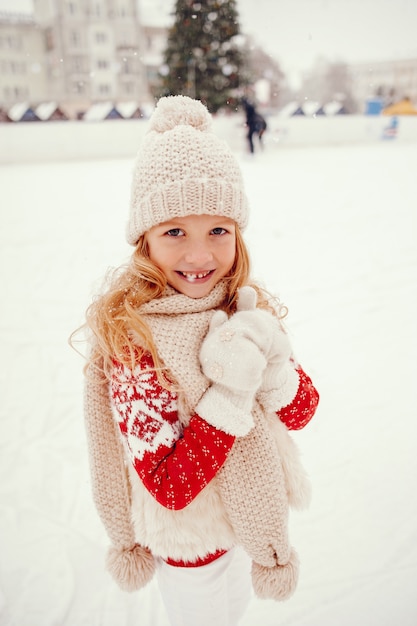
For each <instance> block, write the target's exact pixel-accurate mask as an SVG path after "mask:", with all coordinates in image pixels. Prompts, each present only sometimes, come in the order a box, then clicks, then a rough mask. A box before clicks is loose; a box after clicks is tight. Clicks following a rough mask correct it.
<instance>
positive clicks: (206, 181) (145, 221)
mask: <svg viewBox="0 0 417 626" xmlns="http://www.w3.org/2000/svg"><path fill="white" fill-rule="evenodd" d="M211 124H212V118H211V115H210V113H209V112H208V110H207V108H206V107H205V106H204V105H203V104H202V103H201V102H200V101H198V100H193V99H191V98H188V97H187V96H168V97H164V98H161V99H160V100H159V101H158V103H157V106H156V109H155V111H154V113H153V114H152V116H151V119H150V121H149V129H148V132H147V134H146V135H145V139H144V141H143V145H142V147H141V149H140V151H139V153H138V156H137V159H136V163H135V167H134V172H133V180H132V188H131V199H130V213H129V219H128V224H127V228H126V238H127V241H128V243H130V244H131V245H136V244H137V242H138V239H139V237H140V236H141V235H143V234H144V233H145V232H146V231H148V230H150V229H151V228H152V227H153V226H156V225H157V224H161V223H163V222H166V221H168V220H170V219H173V218H176V217H186V216H187V215H204V214H206V215H218V216H221V217H228V218H230V219H233V220H234V221H235V222H236V223H237V224H238V226H239V227H240V228H241V229H242V230H243V229H244V228H245V227H246V225H247V222H248V202H247V198H246V195H245V192H244V189H243V180H242V175H241V172H240V168H239V165H238V163H237V161H236V159H235V157H234V155H233V154H232V152H231V150H230V148H229V146H228V145H227V144H226V142H225V141H223V140H222V139H220V138H218V137H216V135H215V134H214V133H213V132H211Z"/></svg>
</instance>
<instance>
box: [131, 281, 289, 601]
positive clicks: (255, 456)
mask: <svg viewBox="0 0 417 626" xmlns="http://www.w3.org/2000/svg"><path fill="white" fill-rule="evenodd" d="M225 295H226V286H225V284H224V283H223V282H221V283H219V284H218V285H217V286H216V287H215V288H214V289H213V290H212V291H211V293H210V294H209V295H208V296H206V297H205V298H200V299H192V298H188V297H187V296H185V295H182V294H179V293H177V292H176V291H174V290H172V289H171V288H168V290H167V295H166V296H165V297H162V298H160V299H157V300H153V301H152V302H150V303H147V304H145V305H143V306H142V307H141V308H140V309H139V311H138V312H139V313H140V314H141V315H143V316H144V319H145V320H146V322H147V323H148V325H149V327H150V329H151V331H152V335H153V340H154V342H155V345H156V348H157V351H158V354H159V356H160V357H161V359H162V361H163V363H164V365H165V366H166V367H167V368H168V370H169V371H170V372H171V373H172V375H173V376H174V379H175V381H176V382H177V383H178V385H179V387H180V389H181V390H186V392H182V393H181V392H180V393H179V398H180V399H181V400H182V402H181V406H182V411H181V413H180V419H181V421H182V423H183V424H184V425H186V424H187V423H188V421H189V419H190V417H191V415H192V413H193V411H194V408H195V406H196V404H197V402H198V401H199V399H200V398H201V396H202V394H203V393H204V391H205V390H206V389H207V387H208V386H209V380H208V379H207V378H206V377H205V375H204V374H203V373H202V371H201V369H200V364H199V351H200V346H201V343H202V341H203V340H204V337H205V336H206V334H207V331H208V327H209V324H210V320H211V318H212V316H213V314H214V313H215V311H216V310H217V309H218V308H219V307H220V306H221V305H222V304H224V300H225ZM253 411H254V420H255V428H253V429H252V431H251V432H250V433H249V434H248V435H247V436H246V437H242V438H237V439H236V441H235V443H234V445H233V448H232V450H231V453H230V454H229V457H228V459H227V461H226V463H225V464H224V466H223V468H222V469H221V470H220V472H219V474H218V475H217V481H218V485H219V487H220V494H221V498H222V501H223V504H224V506H225V509H226V513H227V515H228V518H229V520H230V523H231V525H232V527H233V530H234V532H235V535H236V537H237V541H238V543H239V544H240V545H241V546H242V547H243V548H244V549H245V551H246V552H247V553H248V554H249V556H250V557H251V558H252V560H253V561H254V563H256V564H257V565H258V566H260V568H261V571H262V572H263V573H265V571H264V570H263V569H262V568H267V570H266V574H267V575H268V576H269V577H270V575H271V573H272V572H273V571H274V570H275V569H276V568H282V567H283V566H284V567H285V566H288V564H290V567H289V568H287V570H288V569H290V570H291V571H290V577H291V575H292V574H294V575H295V576H296V571H295V570H296V569H297V562H296V556H295V554H294V553H293V552H292V550H291V547H290V545H289V542H288V509H289V504H288V494H287V482H286V477H285V475H284V470H283V464H282V461H281V458H280V455H279V453H278V449H277V440H276V438H274V436H273V432H272V429H271V428H270V425H269V420H270V416H269V417H268V416H266V415H265V414H264V412H263V410H262V408H261V406H260V404H259V403H257V402H255V406H254V410H253ZM273 419H274V421H275V422H277V421H279V420H278V418H277V416H276V415H274V416H273ZM282 429H283V430H285V427H284V426H283V425H282ZM281 435H282V433H281ZM258 570H259V567H258V568H255V571H254V576H255V578H256V574H257V573H259V571H258ZM268 570H270V571H268ZM286 574H288V571H287V572H286ZM258 578H259V576H258ZM274 584H275V583H274ZM288 584H289V586H291V584H292V582H291V581H290V583H287V582H285V584H284V586H286V587H287V586H288ZM254 586H255V587H256V582H255V580H254ZM262 587H264V585H263V583H262ZM292 590H293V589H292ZM292 590H291V592H292ZM258 592H259V590H258ZM267 593H268V595H270V592H269V591H268V592H267ZM282 593H283V594H284V595H286V596H287V595H289V593H290V591H289V590H288V589H287V588H286V589H285V590H284V591H283V592H282ZM280 594H281V591H279V592H278V595H280ZM259 595H262V590H261V592H260V593H259ZM279 599H280V598H279Z"/></svg>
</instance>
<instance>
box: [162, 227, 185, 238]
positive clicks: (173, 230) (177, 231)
mask: <svg viewBox="0 0 417 626" xmlns="http://www.w3.org/2000/svg"><path fill="white" fill-rule="evenodd" d="M165 234H166V235H168V237H180V236H181V235H183V234H184V233H183V231H182V230H181V228H171V229H170V230H167V232H166V233H165Z"/></svg>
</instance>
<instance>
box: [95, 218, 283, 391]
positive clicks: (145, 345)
mask: <svg viewBox="0 0 417 626" xmlns="http://www.w3.org/2000/svg"><path fill="white" fill-rule="evenodd" d="M226 281H227V294H226V298H225V301H224V304H223V307H222V308H223V309H224V310H225V311H226V313H228V314H229V315H230V314H232V313H234V312H235V311H236V302H237V296H238V290H239V289H240V288H241V287H243V286H244V285H251V286H252V287H253V288H254V289H255V290H256V292H257V296H258V307H260V308H262V309H267V310H270V311H271V312H272V313H273V314H274V315H277V317H279V318H280V319H282V318H283V317H284V316H285V315H286V309H285V307H283V306H282V305H280V304H279V302H278V301H277V300H276V301H275V305H272V304H271V296H270V295H269V294H267V292H266V291H264V290H263V289H261V288H260V287H259V286H258V285H256V284H255V283H253V282H251V279H250V258H249V253H248V250H247V247H246V244H245V242H244V240H243V238H242V235H241V232H240V229H239V227H238V226H237V225H236V254H235V261H234V263H233V266H232V268H231V270H230V272H229V274H228V276H227V277H226ZM166 286H167V281H166V278H165V275H164V274H163V273H162V271H161V270H160V269H159V268H158V267H157V266H156V265H155V264H154V263H153V262H152V261H151V260H150V258H149V250H148V244H147V241H146V235H142V236H141V237H140V238H139V241H138V243H137V245H136V248H135V251H134V253H133V254H132V256H131V258H130V261H129V263H128V264H127V265H124V266H122V267H120V268H118V269H117V270H115V271H113V273H112V274H111V276H110V278H109V279H108V286H107V288H105V290H104V292H103V293H102V294H101V295H99V296H98V297H96V298H95V299H94V300H93V302H92V303H91V304H90V306H89V307H88V309H87V312H86V323H85V325H84V326H83V328H86V329H88V330H89V331H90V332H89V341H90V342H91V344H92V349H91V351H90V354H89V356H88V360H87V364H86V366H85V371H87V370H88V369H89V367H90V366H93V367H98V368H99V369H100V370H102V372H103V374H104V375H105V376H106V377H107V378H109V377H110V372H111V371H112V369H113V362H114V360H117V361H118V362H121V363H123V364H125V365H127V366H128V367H130V368H131V369H134V367H135V364H136V363H137V360H138V358H139V357H140V356H141V354H142V353H143V352H144V351H147V352H149V353H150V354H151V356H152V360H153V363H154V366H155V369H156V371H157V372H158V376H159V377H160V378H161V382H163V383H164V384H165V385H166V384H167V382H168V380H167V378H165V379H164V368H163V364H162V363H161V361H160V359H159V357H158V354H157V351H156V347H155V344H154V341H153V338H152V334H151V331H150V329H149V327H148V325H147V324H146V322H145V321H144V320H143V318H142V317H141V315H140V314H138V312H137V309H138V308H139V307H140V306H141V305H143V304H145V303H147V302H150V301H151V300H153V299H155V298H159V297H161V296H162V294H163V293H164V290H165V288H166ZM277 305H278V306H277ZM133 336H134V338H135V340H134V341H133Z"/></svg>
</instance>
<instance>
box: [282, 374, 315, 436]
mask: <svg viewBox="0 0 417 626" xmlns="http://www.w3.org/2000/svg"><path fill="white" fill-rule="evenodd" d="M297 372H298V375H299V379H300V382H299V385H298V389H297V393H296V395H295V397H294V398H293V400H292V401H291V402H290V404H288V405H287V406H285V407H283V408H282V409H280V410H279V411H277V415H278V417H279V418H280V420H281V421H282V422H283V423H284V424H285V425H286V427H287V428H288V429H289V430H301V429H302V428H304V426H306V425H307V424H308V423H309V421H310V420H311V418H312V417H313V415H314V413H315V412H316V409H317V405H318V403H319V394H318V392H317V390H316V388H315V387H314V385H313V383H312V382H311V379H310V378H309V377H308V376H307V374H306V373H305V372H304V371H303V370H302V368H301V367H299V366H298V367H297Z"/></svg>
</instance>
